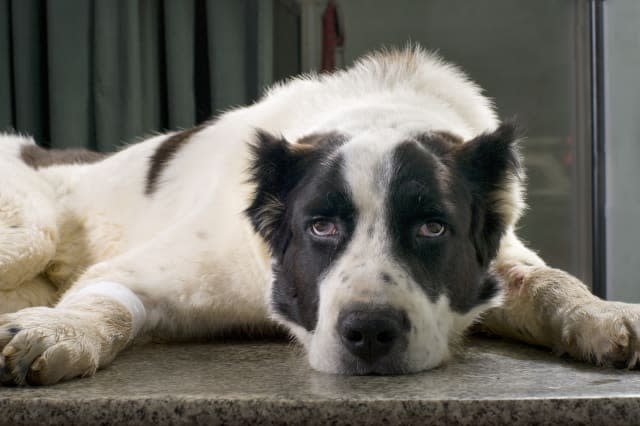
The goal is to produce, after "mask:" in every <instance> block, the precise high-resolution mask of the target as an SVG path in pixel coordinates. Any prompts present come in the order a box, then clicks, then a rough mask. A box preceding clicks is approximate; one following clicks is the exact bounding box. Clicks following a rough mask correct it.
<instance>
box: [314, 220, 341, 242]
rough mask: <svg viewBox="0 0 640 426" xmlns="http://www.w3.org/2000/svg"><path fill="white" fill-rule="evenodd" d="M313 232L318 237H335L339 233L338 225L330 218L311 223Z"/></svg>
mask: <svg viewBox="0 0 640 426" xmlns="http://www.w3.org/2000/svg"><path fill="white" fill-rule="evenodd" d="M311 233H312V234H313V235H315V236H316V237H322V238H329V237H335V236H337V235H338V226H337V225H336V224H335V223H334V222H331V221H330V220H327V219H318V220H316V221H314V222H313V223H312V224H311Z"/></svg>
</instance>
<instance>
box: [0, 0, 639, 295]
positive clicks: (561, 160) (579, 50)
mask: <svg viewBox="0 0 640 426" xmlns="http://www.w3.org/2000/svg"><path fill="white" fill-rule="evenodd" d="M407 42H414V43H420V44H421V45H422V46H424V47H425V48H427V49H430V50H435V51H438V52H439V53H440V54H441V55H442V56H443V57H444V58H445V59H447V60H449V61H452V62H454V63H456V64H458V65H459V66H461V67H462V68H463V69H464V70H465V71H466V72H467V73H468V74H469V75H470V76H471V78H472V79H473V80H475V81H476V82H478V83H479V84H480V85H481V86H482V87H484V88H485V89H486V92H487V94H488V95H489V96H490V97H491V98H493V99H494V101H495V104H496V107H497V109H498V111H499V114H500V116H501V117H503V118H516V119H517V121H518V122H519V123H520V124H522V125H523V127H524V128H525V129H526V134H527V139H526V140H525V141H524V143H523V148H524V149H523V151H524V155H525V160H526V161H525V164H526V166H527V169H528V176H529V179H528V202H529V205H530V209H529V212H528V213H527V214H526V216H525V217H524V219H523V220H522V222H521V228H520V231H519V233H520V235H521V236H522V237H523V239H524V240H525V241H527V242H528V243H529V245H530V246H531V247H532V248H534V249H536V250H537V251H538V252H539V253H540V254H541V255H542V257H543V258H544V259H545V260H546V261H547V262H548V263H549V264H550V265H552V266H554V267H558V268H562V269H565V270H567V271H569V272H571V273H573V274H575V275H576V276H578V277H579V278H581V279H582V280H584V281H585V283H587V284H588V285H590V286H591V288H592V290H593V291H594V292H595V293H596V294H598V295H600V296H602V297H606V298H608V299H612V300H624V301H629V302H640V279H639V278H640V273H639V272H638V271H637V266H638V265H640V250H639V249H638V247H637V246H638V243H640V230H639V229H640V226H638V225H637V224H636V220H638V219H640V166H639V163H640V1H638V0H606V1H603V0H474V1H468V0H393V1H390V0H342V1H340V0H335V1H330V0H298V1H296V0H164V1H163V0H110V1H98V0H47V1H41V0H0V131H18V132H21V133H27V134H31V135H33V136H34V137H35V138H36V140H37V141H38V143H40V144H42V145H43V146H48V147H54V148H65V147H86V148H89V149H94V150H100V151H111V150H114V149H117V148H118V147H121V146H122V145H123V144H125V143H128V142H132V141H135V140H136V139H137V138H140V137H141V136H144V135H145V134H148V133H151V132H156V131H163V130H171V129H179V128H187V127H190V126H193V125H194V124H197V123H199V122H202V121H205V120H207V119H209V118H211V117H212V116H214V115H216V114H218V113H219V112H221V111H224V110H225V109H228V108H231V107H233V106H237V105H242V104H246V103H248V102H252V101H254V100H255V99H257V98H259V96H260V94H261V93H262V92H263V90H264V89H265V88H266V87H268V86H269V85H270V84H272V83H273V82H275V81H279V80H282V79H286V78H288V77H289V76H292V75H296V74H298V73H300V72H331V71H333V70H335V69H339V68H341V67H345V66H348V65H350V64H351V63H353V61H354V60H355V59H356V58H357V57H359V56H361V55H363V54H366V53H367V52H370V51H371V50H373V49H377V48H380V47H382V46H387V47H390V46H405V45H406V44H407ZM0 184H1V183H0Z"/></svg>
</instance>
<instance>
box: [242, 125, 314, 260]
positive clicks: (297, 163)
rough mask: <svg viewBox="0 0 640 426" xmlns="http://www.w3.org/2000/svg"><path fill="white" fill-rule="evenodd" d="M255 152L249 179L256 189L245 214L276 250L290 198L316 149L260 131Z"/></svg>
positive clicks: (254, 146)
mask: <svg viewBox="0 0 640 426" xmlns="http://www.w3.org/2000/svg"><path fill="white" fill-rule="evenodd" d="M251 151H252V159H251V165H250V168H249V173H250V178H249V181H250V182H251V183H253V184H254V185H255V190H254V194H253V199H252V202H251V205H250V206H249V207H248V208H247V209H246V210H245V214H246V215H247V216H248V217H249V219H250V220H251V223H252V224H253V227H254V228H255V230H256V232H258V233H259V234H260V235H261V236H262V237H263V238H264V239H265V241H266V242H267V243H268V244H269V245H270V246H271V249H272V250H275V249H276V247H275V246H276V245H277V242H276V241H275V238H274V236H276V235H278V230H279V228H280V227H281V226H282V223H283V216H284V213H285V206H286V202H287V197H288V196H289V193H290V192H291V191H292V190H293V188H294V187H295V186H296V185H297V184H298V182H299V181H300V179H301V178H302V176H303V175H304V173H305V169H306V167H305V165H306V164H307V163H308V161H309V160H310V159H311V157H313V155H314V149H313V147H310V146H309V145H305V144H291V143H289V142H288V141H287V140H286V139H284V138H278V137H275V136H273V135H271V134H269V133H267V132H263V131H259V132H258V133H257V140H256V142H255V143H254V144H252V145H251Z"/></svg>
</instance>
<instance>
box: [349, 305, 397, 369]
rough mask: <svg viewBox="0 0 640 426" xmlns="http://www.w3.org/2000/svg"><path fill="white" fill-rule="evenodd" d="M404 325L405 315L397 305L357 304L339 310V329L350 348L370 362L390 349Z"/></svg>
mask: <svg viewBox="0 0 640 426" xmlns="http://www.w3.org/2000/svg"><path fill="white" fill-rule="evenodd" d="M406 325H407V319H406V315H403V313H402V312H400V311H398V310H397V309H393V308H391V307H383V308H374V309H371V308H368V309H366V308H365V309H363V308H361V307H359V308H351V309H348V310H344V311H342V313H341V314H340V317H339V318H338V333H339V334H340V339H341V340H342V343H343V344H344V346H345V347H346V348H347V349H348V350H349V352H351V353H352V354H353V355H355V356H357V357H358V358H361V359H363V360H366V361H368V362H373V361H375V360H377V359H378V358H381V357H383V356H384V355H386V354H388V353H389V351H391V349H392V348H393V346H394V344H395V343H396V341H398V339H399V338H400V336H401V335H402V333H403V332H404V330H405V328H406Z"/></svg>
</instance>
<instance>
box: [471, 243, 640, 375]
mask: <svg viewBox="0 0 640 426" xmlns="http://www.w3.org/2000/svg"><path fill="white" fill-rule="evenodd" d="M494 269H495V272H496V273H498V275H500V276H501V278H502V279H503V282H504V286H505V288H504V303H503V305H502V306H501V307H499V308H495V309H492V310H491V311H489V312H488V313H487V314H486V316H485V317H484V318H483V320H482V324H481V325H480V329H484V330H485V331H489V332H492V333H495V334H498V335H502V336H505V337H510V338H515V339H518V340H522V341H525V342H528V343H532V344H535V345H541V346H546V347H549V348H552V349H553V350H554V351H555V352H557V353H558V354H563V353H567V354H569V355H571V356H572V357H574V358H577V359H580V360H583V361H588V362H594V363H596V364H599V365H616V366H626V367H629V368H638V367H640V363H639V357H640V339H639V337H640V336H639V335H640V305H633V304H627V303H619V302H608V301H604V300H601V299H599V298H598V297H596V296H594V295H593V294H592V293H591V292H590V291H589V289H588V288H587V286H585V285H584V284H583V283H582V282H580V280H578V279H577V278H575V277H573V276H571V275H570V274H568V273H566V272H564V271H561V270H558V269H554V268H551V267H548V266H547V265H545V263H544V262H543V261H542V260H541V259H540V258H539V257H538V255H537V254H535V253H534V252H533V251H531V250H529V249H527V248H526V247H525V246H524V245H523V244H522V243H521V242H520V241H519V240H518V239H517V237H516V236H515V235H514V234H513V233H509V234H507V236H505V237H504V239H503V241H502V244H501V248H500V252H499V254H498V257H497V259H496V260H495V264H494Z"/></svg>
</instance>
